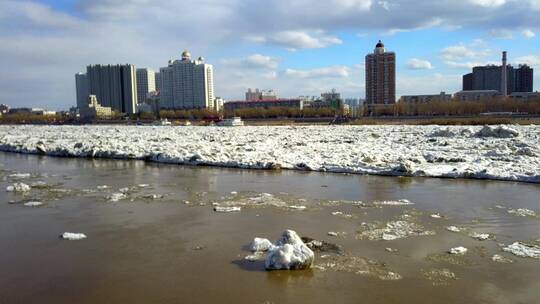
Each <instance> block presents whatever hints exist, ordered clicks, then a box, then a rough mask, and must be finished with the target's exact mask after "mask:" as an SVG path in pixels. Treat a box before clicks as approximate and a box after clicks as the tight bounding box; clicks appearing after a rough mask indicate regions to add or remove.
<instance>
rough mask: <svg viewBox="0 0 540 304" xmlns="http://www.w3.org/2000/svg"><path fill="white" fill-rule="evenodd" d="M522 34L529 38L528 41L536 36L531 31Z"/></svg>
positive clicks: (526, 30) (527, 30) (524, 31)
mask: <svg viewBox="0 0 540 304" xmlns="http://www.w3.org/2000/svg"><path fill="white" fill-rule="evenodd" d="M521 33H522V34H523V36H525V38H528V39H532V38H534V37H535V36H536V34H535V33H534V32H533V31H532V30H530V29H525V30H523V32H521Z"/></svg>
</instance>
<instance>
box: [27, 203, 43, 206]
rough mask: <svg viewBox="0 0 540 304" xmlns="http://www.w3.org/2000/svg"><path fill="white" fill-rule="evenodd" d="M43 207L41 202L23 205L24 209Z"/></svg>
mask: <svg viewBox="0 0 540 304" xmlns="http://www.w3.org/2000/svg"><path fill="white" fill-rule="evenodd" d="M41 205H43V203H42V202H27V203H24V206H26V207H39V206H41Z"/></svg>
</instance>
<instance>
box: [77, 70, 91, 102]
mask: <svg viewBox="0 0 540 304" xmlns="http://www.w3.org/2000/svg"><path fill="white" fill-rule="evenodd" d="M75 88H76V90H75V91H76V92H77V108H79V109H81V108H83V107H85V106H86V105H87V104H88V95H90V94H89V92H88V78H87V77H86V74H85V73H77V74H75Z"/></svg>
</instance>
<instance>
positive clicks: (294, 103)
mask: <svg viewBox="0 0 540 304" xmlns="http://www.w3.org/2000/svg"><path fill="white" fill-rule="evenodd" d="M223 108H224V109H225V111H226V112H228V113H234V111H236V110H241V109H253V108H262V109H269V108H297V109H300V110H302V109H303V108H304V102H303V101H302V100H300V99H278V100H265V101H263V100H259V101H229V102H226V103H225V104H223Z"/></svg>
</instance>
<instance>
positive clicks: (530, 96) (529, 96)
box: [508, 92, 540, 101]
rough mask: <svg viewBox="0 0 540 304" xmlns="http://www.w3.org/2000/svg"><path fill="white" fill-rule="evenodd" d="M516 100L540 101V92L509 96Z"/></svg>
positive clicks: (517, 93)
mask: <svg viewBox="0 0 540 304" xmlns="http://www.w3.org/2000/svg"><path fill="white" fill-rule="evenodd" d="M508 97H510V98H512V99H516V100H525V101H529V100H540V92H514V93H512V94H510V96H508Z"/></svg>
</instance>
